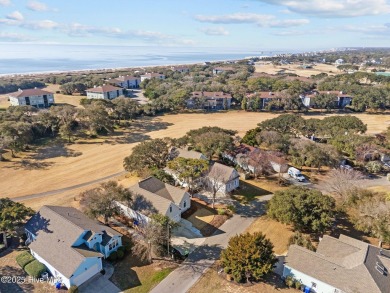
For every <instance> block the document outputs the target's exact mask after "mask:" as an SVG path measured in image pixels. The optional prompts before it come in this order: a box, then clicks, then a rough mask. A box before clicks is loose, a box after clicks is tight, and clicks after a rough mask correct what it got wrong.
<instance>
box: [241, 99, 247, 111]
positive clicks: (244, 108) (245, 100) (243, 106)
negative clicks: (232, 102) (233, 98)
mask: <svg viewBox="0 0 390 293" xmlns="http://www.w3.org/2000/svg"><path fill="white" fill-rule="evenodd" d="M241 109H242V110H245V111H246V110H247V109H248V100H247V98H243V99H242V101H241Z"/></svg>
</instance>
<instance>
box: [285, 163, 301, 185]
mask: <svg viewBox="0 0 390 293" xmlns="http://www.w3.org/2000/svg"><path fill="white" fill-rule="evenodd" d="M287 174H288V175H290V177H292V178H294V179H296V180H298V181H299V182H303V181H305V177H304V176H303V175H302V173H301V171H299V170H298V169H297V168H294V167H290V168H288V171H287Z"/></svg>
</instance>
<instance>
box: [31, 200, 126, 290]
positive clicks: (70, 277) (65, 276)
mask: <svg viewBox="0 0 390 293" xmlns="http://www.w3.org/2000/svg"><path fill="white" fill-rule="evenodd" d="M25 232H26V235H27V243H29V249H30V251H31V254H32V255H33V256H34V257H35V258H36V259H37V260H38V261H40V262H41V263H43V264H44V265H45V266H46V267H47V269H48V271H49V272H50V273H51V274H52V275H53V277H54V278H57V279H58V280H60V281H61V282H62V283H63V284H64V285H65V286H66V287H67V288H69V287H70V286H72V285H76V286H79V285H81V284H82V283H84V282H85V281H87V280H88V279H90V278H91V277H93V276H94V275H96V274H97V273H99V272H100V271H101V270H102V269H103V266H102V258H105V257H108V256H109V255H110V254H111V252H113V251H116V250H117V249H118V248H119V247H120V246H121V245H122V238H121V237H122V235H121V234H120V233H118V232H116V231H115V230H113V229H111V228H110V227H107V226H104V225H102V224H100V223H99V222H98V221H95V220H91V219H89V218H87V217H86V216H85V215H84V214H83V213H82V212H80V211H79V210H77V209H75V208H71V207H59V206H43V207H42V208H41V209H40V210H39V211H38V212H37V213H36V214H35V215H34V216H32V217H31V219H30V220H29V221H28V222H27V223H26V225H25Z"/></svg>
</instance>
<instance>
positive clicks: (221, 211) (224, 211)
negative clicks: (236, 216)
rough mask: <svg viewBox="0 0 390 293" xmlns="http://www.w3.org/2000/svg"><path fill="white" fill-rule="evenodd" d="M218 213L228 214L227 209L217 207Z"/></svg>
mask: <svg viewBox="0 0 390 293" xmlns="http://www.w3.org/2000/svg"><path fill="white" fill-rule="evenodd" d="M217 212H218V215H221V216H223V215H226V210H225V209H217Z"/></svg>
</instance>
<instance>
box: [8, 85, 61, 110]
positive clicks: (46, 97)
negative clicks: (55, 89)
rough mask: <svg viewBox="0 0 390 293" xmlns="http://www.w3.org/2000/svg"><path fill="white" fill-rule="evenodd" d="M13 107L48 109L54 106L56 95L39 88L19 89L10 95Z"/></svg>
mask: <svg viewBox="0 0 390 293" xmlns="http://www.w3.org/2000/svg"><path fill="white" fill-rule="evenodd" d="M8 98H9V102H10V103H11V106H33V107H36V108H48V107H50V106H51V105H53V104H54V95H53V93H51V92H48V91H45V90H41V89H39V88H33V89H26V90H22V89H19V90H18V91H17V92H14V93H10V94H8Z"/></svg>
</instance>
